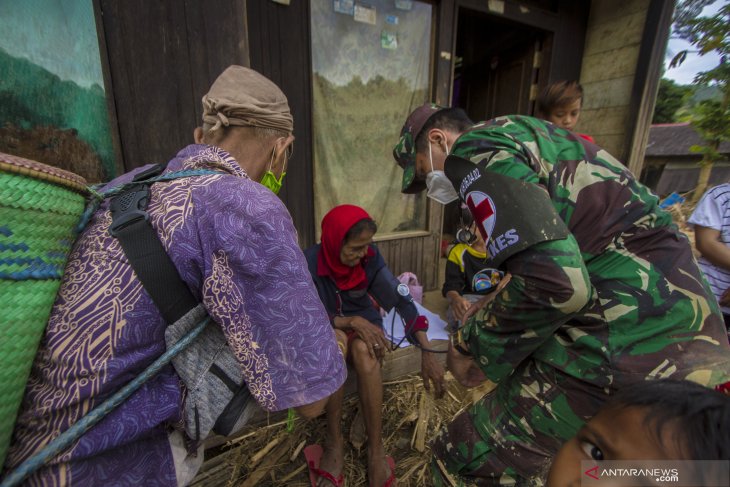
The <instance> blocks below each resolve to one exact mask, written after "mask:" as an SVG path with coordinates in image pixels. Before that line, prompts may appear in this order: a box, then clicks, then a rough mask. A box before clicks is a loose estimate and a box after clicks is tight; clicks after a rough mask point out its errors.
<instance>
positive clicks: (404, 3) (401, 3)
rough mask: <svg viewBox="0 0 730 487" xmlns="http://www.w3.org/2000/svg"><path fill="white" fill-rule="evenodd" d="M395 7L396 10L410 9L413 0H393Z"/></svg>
mask: <svg viewBox="0 0 730 487" xmlns="http://www.w3.org/2000/svg"><path fill="white" fill-rule="evenodd" d="M395 8H397V9H398V10H410V9H412V8H413V0H395Z"/></svg>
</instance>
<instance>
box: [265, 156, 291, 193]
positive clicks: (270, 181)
mask: <svg viewBox="0 0 730 487" xmlns="http://www.w3.org/2000/svg"><path fill="white" fill-rule="evenodd" d="M273 165H274V151H272V152H271V161H269V169H267V170H266V172H265V173H264V177H263V178H261V184H262V185H263V186H265V187H266V188H269V189H270V190H271V192H272V193H274V194H279V191H280V190H281V187H282V185H283V184H284V176H286V170H284V171H282V173H281V176H279V179H276V175H275V174H274V173H273V172H272V171H271V168H272V166H273Z"/></svg>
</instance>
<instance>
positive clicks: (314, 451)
mask: <svg viewBox="0 0 730 487" xmlns="http://www.w3.org/2000/svg"><path fill="white" fill-rule="evenodd" d="M304 458H306V459H307V467H309V482H311V484H312V487H317V477H322V478H323V479H325V480H328V481H329V482H331V483H332V485H334V486H335V487H342V486H343V485H345V475H344V474H340V476H339V477H335V476H334V475H332V474H331V473H329V472H327V471H326V470H322V469H320V468H319V461H320V459H321V458H322V447H321V446H319V445H309V446H307V447H305V448H304ZM388 480H390V479H388ZM386 485H387V486H390V485H391V484H387V483H386Z"/></svg>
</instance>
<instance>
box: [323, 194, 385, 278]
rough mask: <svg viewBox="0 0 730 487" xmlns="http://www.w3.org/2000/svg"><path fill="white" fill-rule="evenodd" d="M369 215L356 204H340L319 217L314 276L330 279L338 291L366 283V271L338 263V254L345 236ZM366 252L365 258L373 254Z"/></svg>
mask: <svg viewBox="0 0 730 487" xmlns="http://www.w3.org/2000/svg"><path fill="white" fill-rule="evenodd" d="M365 219H370V215H368V213H367V212H366V211H365V210H363V209H362V208H360V207H359V206H355V205H340V206H335V207H334V208H332V209H331V210H330V211H329V213H327V214H326V215H325V216H324V218H322V246H321V247H320V249H319V254H317V274H318V275H320V276H330V277H331V278H332V279H333V280H334V281H335V284H336V285H337V288H338V289H341V290H343V291H347V290H348V289H354V288H356V287H359V286H362V285H363V284H365V279H366V277H365V269H364V268H363V266H362V263H361V264H358V265H356V266H355V267H350V266H347V265H345V264H343V263H342V261H340V252H341V251H342V244H344V240H345V234H347V232H348V231H349V230H350V229H351V228H352V227H353V225H355V224H356V223H357V222H359V221H360V220H365ZM372 253H373V252H372V250H371V249H368V256H370V255H372Z"/></svg>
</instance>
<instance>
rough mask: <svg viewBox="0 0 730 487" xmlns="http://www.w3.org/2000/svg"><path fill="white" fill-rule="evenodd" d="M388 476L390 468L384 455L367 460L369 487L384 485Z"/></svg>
mask: <svg viewBox="0 0 730 487" xmlns="http://www.w3.org/2000/svg"><path fill="white" fill-rule="evenodd" d="M369 456H370V455H368V457H369ZM390 474H391V472H390V466H389V465H388V462H387V461H386V460H385V456H384V455H377V456H374V457H372V458H369V459H368V483H369V484H370V486H371V487H380V486H381V485H384V484H385V481H386V480H388V479H389V478H390Z"/></svg>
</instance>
